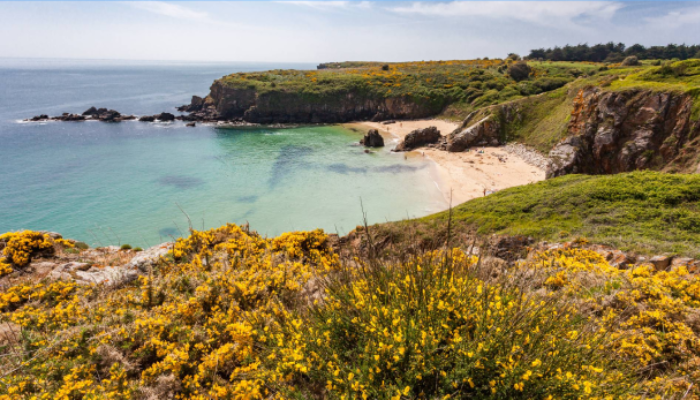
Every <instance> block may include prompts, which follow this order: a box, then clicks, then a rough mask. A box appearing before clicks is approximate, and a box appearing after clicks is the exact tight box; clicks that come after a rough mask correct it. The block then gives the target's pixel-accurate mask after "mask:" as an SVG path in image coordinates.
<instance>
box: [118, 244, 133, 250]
mask: <svg viewBox="0 0 700 400" xmlns="http://www.w3.org/2000/svg"><path fill="white" fill-rule="evenodd" d="M120 249H121V250H131V245H130V244H123V245H122V246H121V247H120Z"/></svg>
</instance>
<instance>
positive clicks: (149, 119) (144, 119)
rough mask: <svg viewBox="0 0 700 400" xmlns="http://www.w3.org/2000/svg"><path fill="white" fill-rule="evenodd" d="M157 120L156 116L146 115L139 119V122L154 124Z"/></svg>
mask: <svg viewBox="0 0 700 400" xmlns="http://www.w3.org/2000/svg"><path fill="white" fill-rule="evenodd" d="M155 120H156V117H155V115H144V116H142V117H141V118H139V121H141V122H153V121H155Z"/></svg>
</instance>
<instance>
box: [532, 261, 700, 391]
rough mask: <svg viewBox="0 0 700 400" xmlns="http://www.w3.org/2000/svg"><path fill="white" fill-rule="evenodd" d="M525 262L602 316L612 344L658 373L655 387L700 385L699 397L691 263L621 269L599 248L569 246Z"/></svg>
mask: <svg viewBox="0 0 700 400" xmlns="http://www.w3.org/2000/svg"><path fill="white" fill-rule="evenodd" d="M521 268H523V269H524V270H527V271H535V272H536V274H537V275H538V276H539V278H540V281H542V284H543V285H544V286H545V287H548V288H550V289H553V290H561V291H564V292H565V293H566V295H567V296H571V297H573V298H576V299H578V301H579V302H580V303H581V307H585V308H588V309H591V310H592V311H593V312H594V313H595V314H596V315H598V316H600V318H599V319H598V320H597V321H598V323H599V324H600V325H601V326H602V327H604V328H605V329H606V330H608V331H609V332H611V338H613V339H614V341H613V343H614V345H613V346H612V350H613V351H615V352H616V353H617V354H618V355H619V356H620V357H622V358H623V359H627V360H629V361H630V362H634V363H637V364H638V366H639V367H640V371H639V372H640V373H642V374H644V375H645V376H647V377H650V378H653V379H650V380H649V382H647V386H649V387H650V390H653V391H659V390H660V391H662V392H668V393H666V395H669V396H670V395H671V394H669V393H670V392H676V391H681V392H686V391H689V390H690V389H692V388H695V390H696V392H693V393H695V397H692V398H697V385H698V383H699V382H700V381H699V380H700V337H699V336H698V334H699V333H700V318H699V317H700V314H698V308H699V307H700V278H699V277H698V276H697V275H694V274H690V273H689V272H688V269H687V267H685V266H679V267H677V268H675V269H673V270H671V271H658V272H657V271H656V270H655V269H654V267H653V266H652V265H642V266H636V267H631V268H629V269H617V268H615V267H612V266H610V264H609V263H608V262H607V261H606V260H605V258H603V257H602V256H601V255H600V254H598V253H596V252H594V251H590V250H584V249H577V248H569V249H559V250H553V251H546V252H542V253H539V254H537V256H536V257H535V258H534V259H533V260H531V261H530V262H528V263H525V264H523V265H522V266H521ZM686 398H691V397H686Z"/></svg>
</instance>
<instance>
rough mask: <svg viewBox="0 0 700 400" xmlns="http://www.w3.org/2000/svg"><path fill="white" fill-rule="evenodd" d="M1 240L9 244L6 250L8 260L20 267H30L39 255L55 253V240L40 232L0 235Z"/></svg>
mask: <svg viewBox="0 0 700 400" xmlns="http://www.w3.org/2000/svg"><path fill="white" fill-rule="evenodd" d="M0 240H2V241H6V242H7V245H6V247H5V250H4V254H5V257H6V258H7V260H8V261H10V262H11V263H13V264H15V265H17V266H19V267H23V266H25V265H28V264H29V263H30V262H31V260H32V257H34V256H35V255H37V254H38V253H42V252H43V253H53V244H54V242H53V239H51V237H50V236H49V235H44V234H41V233H39V232H34V231H22V232H10V233H6V234H4V235H0Z"/></svg>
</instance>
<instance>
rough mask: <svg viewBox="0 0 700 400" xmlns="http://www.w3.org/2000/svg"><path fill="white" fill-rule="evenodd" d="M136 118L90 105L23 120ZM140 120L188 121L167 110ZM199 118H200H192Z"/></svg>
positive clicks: (129, 119)
mask: <svg viewBox="0 0 700 400" xmlns="http://www.w3.org/2000/svg"><path fill="white" fill-rule="evenodd" d="M135 119H137V117H136V116H134V115H124V114H121V113H120V112H119V111H115V110H109V109H106V108H95V107H90V108H88V109H87V110H85V111H84V112H83V113H82V114H71V113H63V114H62V115H58V116H55V117H49V116H48V115H46V114H41V115H37V116H35V117H33V118H30V119H25V121H30V122H40V121H101V122H121V121H131V120H135ZM138 120H139V121H140V122H154V121H161V122H170V121H175V120H183V121H190V120H191V119H189V118H188V116H183V115H178V116H176V115H174V114H171V113H169V112H162V113H160V114H156V115H143V116H141V117H139V118H138ZM194 120H200V119H194Z"/></svg>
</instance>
